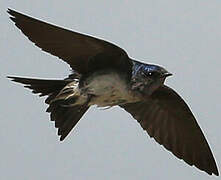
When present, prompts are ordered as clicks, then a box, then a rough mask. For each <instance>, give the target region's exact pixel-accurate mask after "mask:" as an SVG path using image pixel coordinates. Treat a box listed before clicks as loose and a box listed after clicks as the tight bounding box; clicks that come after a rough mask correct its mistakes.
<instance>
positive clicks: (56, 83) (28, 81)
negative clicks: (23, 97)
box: [7, 76, 70, 104]
mask: <svg viewBox="0 0 221 180" xmlns="http://www.w3.org/2000/svg"><path fill="white" fill-rule="evenodd" d="M7 77H8V78H9V79H11V80H12V81H14V82H18V83H21V84H24V85H25V86H24V87H26V88H29V89H31V90H32V93H34V94H39V96H46V95H48V98H47V99H46V100H45V102H46V103H47V104H49V103H50V102H51V100H52V99H54V98H55V97H56V95H57V94H58V93H59V92H60V90H61V89H62V88H63V87H64V86H66V85H67V84H68V83H69V82H70V80H47V79H33V78H22V77H13V76H7Z"/></svg>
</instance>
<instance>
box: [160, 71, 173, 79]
mask: <svg viewBox="0 0 221 180" xmlns="http://www.w3.org/2000/svg"><path fill="white" fill-rule="evenodd" d="M172 75H173V74H172V73H169V72H166V73H164V74H163V75H162V77H164V78H166V77H168V76H172Z"/></svg>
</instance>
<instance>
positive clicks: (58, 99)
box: [8, 76, 89, 141]
mask: <svg viewBox="0 0 221 180" xmlns="http://www.w3.org/2000/svg"><path fill="white" fill-rule="evenodd" d="M8 78H10V79H11V80H12V81H14V82H18V83H21V84H24V85H25V86H24V87H26V88H29V89H31V90H32V92H33V93H34V94H39V96H48V97H47V98H46V100H45V103H47V104H49V107H48V108H47V110H46V111H47V112H49V113H50V117H51V121H55V127H56V128H58V135H59V136H61V137H60V140H61V141H62V140H64V139H65V137H66V136H67V135H68V134H69V132H70V131H71V130H72V129H73V127H74V126H75V125H76V124H77V122H78V121H79V120H80V119H81V117H82V116H83V115H84V113H85V112H86V111H87V110H88V108H89V106H88V102H85V103H84V104H78V105H73V106H67V105H66V104H67V102H68V103H69V101H70V99H68V98H67V97H68V96H70V93H71V91H67V90H66V91H64V87H66V86H67V85H68V84H70V83H73V80H70V79H65V80H46V79H33V78H22V77H12V76H8ZM61 92H65V93H61ZM60 95H62V96H60Z"/></svg>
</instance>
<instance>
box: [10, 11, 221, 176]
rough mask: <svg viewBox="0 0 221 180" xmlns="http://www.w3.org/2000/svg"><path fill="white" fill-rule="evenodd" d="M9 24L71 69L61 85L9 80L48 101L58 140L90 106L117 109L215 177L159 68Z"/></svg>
mask: <svg viewBox="0 0 221 180" xmlns="http://www.w3.org/2000/svg"><path fill="white" fill-rule="evenodd" d="M8 13H9V14H10V15H11V17H10V18H11V20H12V21H14V22H15V25H16V26H17V27H18V28H19V29H20V30H21V31H22V32H23V33H24V34H25V35H26V36H27V37H28V38H29V40H31V41H32V42H33V43H35V45H37V46H38V47H40V48H41V49H42V50H43V51H46V52H48V53H50V54H52V55H55V56H57V57H59V58H60V59H62V60H64V61H65V62H66V63H68V64H69V65H70V67H71V68H72V70H73V71H72V74H71V75H70V76H69V77H67V78H66V79H64V80H45V79H32V78H22V77H12V76H9V78H11V79H12V81H15V82H19V83H22V84H24V85H25V87H27V88H30V89H32V92H33V93H39V94H40V96H47V98H46V100H45V102H46V103H47V104H48V105H49V107H48V108H47V112H49V113H50V117H51V120H52V121H54V122H55V127H56V128H58V135H59V136H60V140H61V141H62V140H64V139H65V137H66V136H67V135H68V134H69V133H70V131H71V130H72V129H73V128H74V126H75V125H76V124H77V122H78V121H79V120H80V119H81V117H82V116H83V115H84V113H85V112H86V111H87V110H88V108H89V107H90V106H92V105H97V106H100V107H112V106H120V107H121V108H123V109H125V110H126V111H127V112H128V113H130V114H131V115H132V116H133V117H134V118H135V119H136V120H137V121H138V122H139V123H140V125H141V127H142V128H143V129H144V130H145V131H147V133H148V134H149V135H150V137H153V138H154V139H155V140H156V141H157V142H158V143H159V144H162V145H163V146H164V147H165V148H166V149H168V150H169V151H171V152H172V153H173V154H174V155H175V156H176V157H178V158H180V159H183V160H184V161H185V162H186V163H188V164H189V165H195V166H196V167H197V168H199V169H200V170H203V171H205V172H207V173H208V174H210V175H211V174H215V175H218V174H219V173H218V169H217V166H216V163H215V160H214V157H213V155H212V152H211V150H210V148H209V145H208V143H207V141H206V139H205V137H204V135H203V133H202V131H201V129H200V127H199V125H198V124H197V121H196V119H195V118H194V116H193V114H192V112H191V110H190V108H189V107H188V106H187V104H186V103H185V102H184V100H183V99H182V98H181V97H180V96H179V95H178V94H177V93H176V92H175V91H174V90H173V89H171V88H170V87H168V86H166V85H164V81H165V79H166V78H167V77H168V76H171V75H172V74H171V73H169V72H168V71H167V70H165V69H164V68H163V67H160V66H158V65H153V64H144V63H141V62H138V61H135V60H133V59H131V58H130V57H128V55H127V53H126V52H125V51H124V50H123V49H121V48H120V47H118V46H116V45H114V44H112V43H109V42H107V41H104V40H101V39H97V38H94V37H91V36H87V35H83V34H80V33H77V32H73V31H70V30H66V29H63V28H61V27H58V26H55V25H51V24H48V23H45V22H42V21H40V20H37V19H34V18H32V17H29V16H26V15H23V14H21V13H18V12H16V11H14V10H11V9H8Z"/></svg>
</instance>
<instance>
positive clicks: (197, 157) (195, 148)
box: [121, 86, 218, 175]
mask: <svg viewBox="0 0 221 180" xmlns="http://www.w3.org/2000/svg"><path fill="white" fill-rule="evenodd" d="M121 107H122V108H124V109H125V110H126V111H127V112H129V113H130V114H131V115H132V116H133V117H134V118H135V119H136V120H137V121H138V122H139V123H140V125H141V126H142V128H143V129H144V130H145V131H147V132H148V134H149V135H150V137H153V138H154V139H155V140H156V141H157V142H158V143H160V144H162V145H163V146H164V147H165V148H166V149H168V150H169V151H171V152H172V153H173V154H174V155H175V156H177V157H178V158H180V159H183V160H184V161H185V162H186V163H188V164H189V165H195V166H196V167H198V168H199V169H201V170H203V171H205V172H207V173H208V174H212V173H214V174H215V175H218V169H217V166H216V163H215V160H214V157H213V155H212V152H211V150H210V148H209V145H208V143H207V141H206V139H205V137H204V135H203V133H202V131H201V129H200V127H199V125H198V124H197V121H196V119H195V118H194V116H193V114H192V112H191V111H190V109H189V107H188V106H187V104H186V103H185V102H184V100H183V99H182V98H181V97H180V96H179V95H178V94H177V93H176V92H175V91H174V90H172V89H171V88H169V87H167V86H162V87H160V88H159V89H158V90H156V91H155V92H154V93H153V94H152V95H151V97H150V98H147V99H146V100H144V101H142V102H137V103H131V104H125V105H123V106H121Z"/></svg>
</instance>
